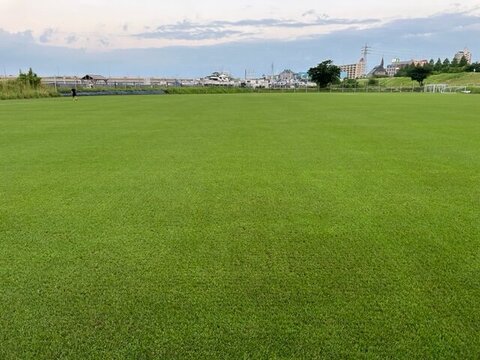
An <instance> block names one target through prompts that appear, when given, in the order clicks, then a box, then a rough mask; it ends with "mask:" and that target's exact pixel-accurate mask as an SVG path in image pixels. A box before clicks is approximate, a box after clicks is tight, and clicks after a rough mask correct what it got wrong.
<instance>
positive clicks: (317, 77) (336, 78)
mask: <svg viewBox="0 0 480 360" xmlns="http://www.w3.org/2000/svg"><path fill="white" fill-rule="evenodd" d="M308 76H310V78H311V79H312V81H313V82H315V83H316V84H317V85H318V86H319V87H321V88H326V87H327V86H328V85H330V84H337V83H339V82H340V68H339V67H338V66H336V65H333V61H332V60H325V61H323V62H321V63H320V64H318V65H317V66H316V67H313V68H310V70H308Z"/></svg>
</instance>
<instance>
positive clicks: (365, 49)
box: [362, 44, 372, 76]
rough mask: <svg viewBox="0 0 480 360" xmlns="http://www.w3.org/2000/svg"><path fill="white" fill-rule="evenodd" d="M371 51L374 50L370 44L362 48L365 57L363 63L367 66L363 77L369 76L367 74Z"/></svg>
mask: <svg viewBox="0 0 480 360" xmlns="http://www.w3.org/2000/svg"><path fill="white" fill-rule="evenodd" d="M371 50H372V48H371V47H370V46H368V44H365V46H364V47H363V48H362V57H363V61H364V64H365V68H364V70H363V74H362V76H365V75H367V72H368V54H370V51H371Z"/></svg>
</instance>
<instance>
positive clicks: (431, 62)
mask: <svg viewBox="0 0 480 360" xmlns="http://www.w3.org/2000/svg"><path fill="white" fill-rule="evenodd" d="M428 64H429V65H430V66H431V67H432V68H433V67H434V66H435V60H433V59H430V61H429V62H428Z"/></svg>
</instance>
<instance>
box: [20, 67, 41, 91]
mask: <svg viewBox="0 0 480 360" xmlns="http://www.w3.org/2000/svg"><path fill="white" fill-rule="evenodd" d="M17 80H18V81H20V82H21V83H23V84H24V85H29V86H31V87H33V88H35V89H36V88H38V87H39V86H40V82H41V81H42V79H41V78H40V77H39V76H38V75H37V74H35V73H34V72H33V70H32V68H30V69H29V70H28V72H27V73H26V74H25V73H23V72H22V71H21V70H20V74H19V75H18V79H17Z"/></svg>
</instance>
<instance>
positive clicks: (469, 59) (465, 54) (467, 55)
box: [454, 48, 472, 64]
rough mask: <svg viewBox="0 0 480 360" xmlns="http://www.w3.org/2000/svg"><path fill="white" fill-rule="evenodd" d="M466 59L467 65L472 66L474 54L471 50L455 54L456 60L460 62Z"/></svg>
mask: <svg viewBox="0 0 480 360" xmlns="http://www.w3.org/2000/svg"><path fill="white" fill-rule="evenodd" d="M463 57H464V58H465V59H467V63H468V64H471V63H472V53H471V52H470V50H468V49H467V48H465V49H463V50H462V51H459V52H457V53H456V54H455V56H454V58H455V59H456V60H457V61H458V62H460V60H462V58H463Z"/></svg>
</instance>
